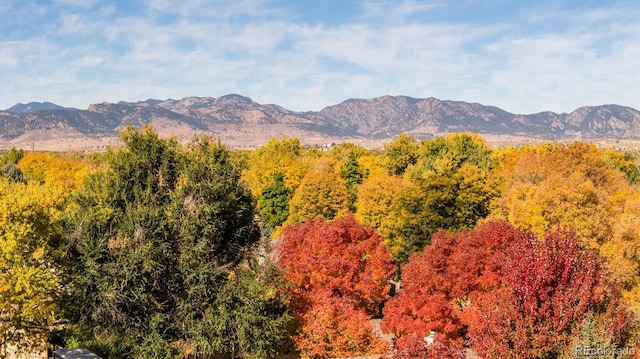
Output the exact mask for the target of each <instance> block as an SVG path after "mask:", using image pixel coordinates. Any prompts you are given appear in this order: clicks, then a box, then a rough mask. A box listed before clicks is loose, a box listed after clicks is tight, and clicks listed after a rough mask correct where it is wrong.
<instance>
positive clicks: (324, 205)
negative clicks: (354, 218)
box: [287, 158, 349, 224]
mask: <svg viewBox="0 0 640 359" xmlns="http://www.w3.org/2000/svg"><path fill="white" fill-rule="evenodd" d="M289 205H290V215H289V220H288V221H287V223H288V224H299V223H302V222H304V221H306V220H307V219H314V218H316V217H321V218H324V219H333V218H336V217H338V218H339V217H342V216H344V215H346V214H347V213H348V212H349V190H348V187H347V183H346V182H345V181H344V180H343V179H342V178H340V175H339V174H338V173H337V172H336V169H335V162H334V161H332V160H330V159H324V158H322V159H318V160H316V161H314V162H313V165H312V166H311V168H310V170H309V172H307V174H306V175H305V176H304V178H303V179H302V182H301V183H300V186H299V187H298V189H297V190H296V191H295V194H294V195H293V198H292V199H291V202H290V204H289Z"/></svg>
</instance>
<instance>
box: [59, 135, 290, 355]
mask: <svg viewBox="0 0 640 359" xmlns="http://www.w3.org/2000/svg"><path fill="white" fill-rule="evenodd" d="M121 139H122V141H123V142H124V145H125V146H124V148H122V149H118V150H111V151H110V152H109V153H108V155H107V159H106V163H107V167H106V169H105V170H103V171H100V172H98V173H96V174H95V175H93V176H92V177H90V178H89V179H88V181H87V183H86V186H85V187H84V188H83V190H82V191H81V192H80V193H79V194H78V196H77V197H76V210H75V211H74V212H73V213H72V217H71V218H70V221H71V223H72V231H71V232H70V233H69V235H70V248H69V249H70V250H69V258H68V261H69V262H70V263H73V266H71V267H70V268H69V283H68V284H67V288H68V291H67V293H66V298H65V301H64V304H65V314H66V315H67V318H68V319H69V320H70V322H71V329H72V330H73V331H74V334H75V335H76V336H78V337H79V338H80V339H81V340H82V341H83V343H86V344H87V345H89V346H91V347H92V348H96V350H97V351H98V352H100V353H102V354H105V355H107V356H109V357H138V358H149V357H163V358H168V357H176V356H178V355H181V356H187V357H193V356H195V355H210V354H214V353H223V352H229V351H230V350H237V352H238V353H241V354H242V355H243V356H247V357H251V356H252V355H257V354H256V353H264V352H265V351H269V349H268V348H266V347H265V345H258V346H255V345H248V344H247V342H246V340H245V339H246V338H245V337H246V335H247V334H246V333H248V332H247V331H246V328H247V325H249V323H243V322H242V320H245V319H246V320H250V321H251V323H254V324H255V323H256V322H257V321H258V319H257V318H256V317H257V316H260V315H261V316H267V317H269V316H271V317H270V318H269V320H267V319H262V320H261V321H259V323H262V324H266V323H270V322H271V323H282V324H284V322H286V321H285V320H281V319H282V316H283V315H285V312H284V311H281V308H282V307H281V306H280V307H279V306H278V304H277V301H279V300H282V298H281V297H276V296H272V297H269V299H268V301H275V302H276V303H274V304H273V305H271V304H268V303H266V302H265V300H263V301H262V303H263V304H261V302H260V301H256V300H254V301H252V302H251V303H248V302H247V303H244V304H245V305H242V304H237V305H236V307H231V308H229V307H227V308H228V309H227V310H230V311H244V312H245V313H246V312H251V313H252V314H251V315H247V314H245V316H238V315H233V314H231V317H229V315H220V313H219V307H220V306H222V307H225V305H226V304H225V303H224V302H221V300H222V298H220V297H219V295H220V293H221V291H222V292H224V293H225V294H226V295H236V296H237V295H248V296H251V297H254V298H255V297H256V295H257V296H258V297H259V296H260V295H259V294H256V293H255V291H256V286H257V284H250V283H247V282H246V281H247V280H248V279H246V278H245V277H244V275H243V277H242V279H241V280H240V283H239V284H238V286H239V288H236V289H235V290H236V292H232V293H229V291H230V288H229V287H228V286H227V285H226V284H225V283H227V281H229V280H230V274H231V273H234V271H235V268H236V267H237V265H238V264H239V263H240V262H241V261H243V260H244V259H245V258H247V255H248V253H249V252H250V250H251V246H252V244H254V243H256V242H257V240H258V231H257V230H256V226H255V225H254V223H253V214H254V208H253V201H252V198H251V195H250V193H249V191H248V190H247V189H245V188H244V187H242V186H241V185H240V184H239V182H238V180H239V174H238V173H237V171H236V170H235V169H234V168H233V166H231V164H230V162H229V156H228V151H227V150H226V149H224V148H223V147H221V146H220V145H219V144H218V143H214V142H211V141H210V140H207V139H206V138H204V139H200V140H198V141H196V142H193V143H192V144H190V145H189V146H188V147H187V148H185V149H182V148H181V147H180V146H179V145H178V144H177V142H176V141H175V140H172V139H164V140H163V139H159V138H158V137H157V135H156V134H155V133H154V132H153V131H152V130H151V129H150V128H144V129H142V130H141V131H139V132H138V131H136V130H134V129H132V128H128V129H126V130H125V131H124V132H123V133H122V135H121ZM263 284H264V283H263ZM264 288H265V290H266V289H268V288H269V286H268V285H265V287H264ZM238 290H240V291H241V290H246V293H238V292H237V291H238ZM268 301H267V302H268ZM238 307H239V308H238ZM265 307H266V308H274V309H276V311H275V312H269V311H265V310H264V308H265ZM228 325H235V326H237V330H232V328H229V327H227V326H228ZM221 326H223V327H226V330H225V331H223V332H221V331H220V328H221ZM275 327H278V328H276V329H277V331H282V330H284V326H282V327H279V325H275ZM243 328H244V329H243ZM258 329H262V330H264V331H265V334H268V333H271V330H273V329H274V325H271V326H266V327H262V328H254V330H258ZM242 333H245V334H242ZM272 334H274V335H275V336H274V338H279V337H278V336H277V333H272ZM220 335H222V337H221V336H220ZM230 343H233V345H231V344H230ZM263 344H264V343H263ZM271 344H276V343H271Z"/></svg>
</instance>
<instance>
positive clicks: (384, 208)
mask: <svg viewBox="0 0 640 359" xmlns="http://www.w3.org/2000/svg"><path fill="white" fill-rule="evenodd" d="M403 186H404V181H403V180H402V178H400V177H398V176H390V175H388V174H387V173H386V172H385V173H379V174H376V175H371V176H369V177H368V178H367V179H365V180H364V181H363V182H362V184H361V185H360V187H359V191H360V195H359V196H358V200H357V201H356V208H357V211H356V213H355V218H356V219H357V220H358V222H360V223H362V224H363V225H365V226H370V227H373V228H375V229H377V230H378V231H379V232H380V233H381V234H382V235H385V234H387V228H388V227H390V226H392V224H391V223H388V222H390V221H393V219H392V218H389V213H390V210H391V206H392V204H393V203H394V201H395V199H396V197H397V196H398V194H399V193H400V191H402V188H403Z"/></svg>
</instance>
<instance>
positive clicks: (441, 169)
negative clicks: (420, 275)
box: [383, 133, 500, 265]
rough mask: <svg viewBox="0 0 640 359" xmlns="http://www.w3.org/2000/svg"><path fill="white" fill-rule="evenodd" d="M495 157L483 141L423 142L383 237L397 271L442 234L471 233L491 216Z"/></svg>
mask: <svg viewBox="0 0 640 359" xmlns="http://www.w3.org/2000/svg"><path fill="white" fill-rule="evenodd" d="M493 166H494V165H493V157H492V151H491V149H490V148H489V147H488V146H487V144H486V143H485V142H484V140H482V139H481V138H480V137H478V136H475V135H470V134H465V133H462V134H453V135H448V136H445V137H437V138H435V139H434V140H431V141H423V143H422V149H421V156H420V158H419V159H418V160H417V162H416V163H415V165H413V166H411V167H410V169H408V170H407V173H406V174H405V176H406V178H408V179H409V182H410V184H409V185H408V186H405V187H404V188H403V189H402V191H400V193H399V194H398V196H397V197H396V198H395V200H394V202H393V204H392V205H391V210H390V212H389V216H388V219H387V220H386V221H385V223H387V224H388V225H385V226H384V227H385V233H383V234H384V235H385V237H386V238H387V244H388V245H389V247H390V249H391V254H392V257H393V258H394V260H395V261H396V263H397V264H398V265H403V264H404V263H406V261H407V259H408V258H409V255H410V254H412V253H417V252H421V251H422V249H423V248H424V247H425V246H426V245H427V244H429V242H430V238H431V235H432V234H433V233H434V232H436V231H437V230H438V229H447V230H460V229H469V228H473V227H474V226H475V224H476V222H477V221H478V220H479V219H481V218H485V217H487V216H488V215H489V213H490V212H491V208H492V207H491V206H492V203H493V200H494V199H495V198H496V197H497V196H498V194H499V191H498V189H499V185H500V178H499V177H498V176H495V175H494V174H493V172H492V168H493Z"/></svg>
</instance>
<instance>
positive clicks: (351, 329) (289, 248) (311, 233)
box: [278, 216, 395, 358]
mask: <svg viewBox="0 0 640 359" xmlns="http://www.w3.org/2000/svg"><path fill="white" fill-rule="evenodd" d="M278 263H279V264H280V266H281V267H282V268H283V269H284V271H285V275H286V278H287V279H288V280H289V281H290V282H291V284H292V289H291V296H292V301H291V305H292V310H293V314H294V316H295V318H296V320H297V323H298V331H297V332H296V334H295V336H294V341H295V342H296V345H297V348H298V350H299V351H300V353H301V354H302V355H303V356H304V357H317V358H320V357H331V356H345V355H350V356H351V355H363V354H368V353H381V352H383V351H384V350H385V349H386V347H387V344H385V343H384V342H382V341H381V340H380V339H379V338H377V336H376V335H375V333H374V332H373V329H372V327H371V325H370V324H369V323H368V322H367V320H368V319H370V318H371V317H372V316H374V315H376V314H378V313H379V310H380V306H381V304H382V303H383V302H384V301H385V300H386V299H387V298H388V290H389V286H388V284H387V280H388V279H389V277H390V275H391V274H392V273H393V272H394V270H395V268H394V266H393V264H392V263H391V259H390V257H389V254H388V251H387V249H386V247H385V246H384V245H383V243H382V237H380V236H379V235H378V234H376V233H375V232H374V231H373V230H372V229H371V228H369V227H363V226H361V225H360V224H358V223H357V222H356V221H355V220H354V219H353V217H352V216H349V217H345V218H342V219H337V220H334V221H333V222H327V221H325V220H323V219H320V218H318V219H315V220H308V221H306V222H305V223H303V224H300V225H297V226H289V227H286V228H285V229H284V231H283V236H282V239H281V243H280V244H279V247H278Z"/></svg>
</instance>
